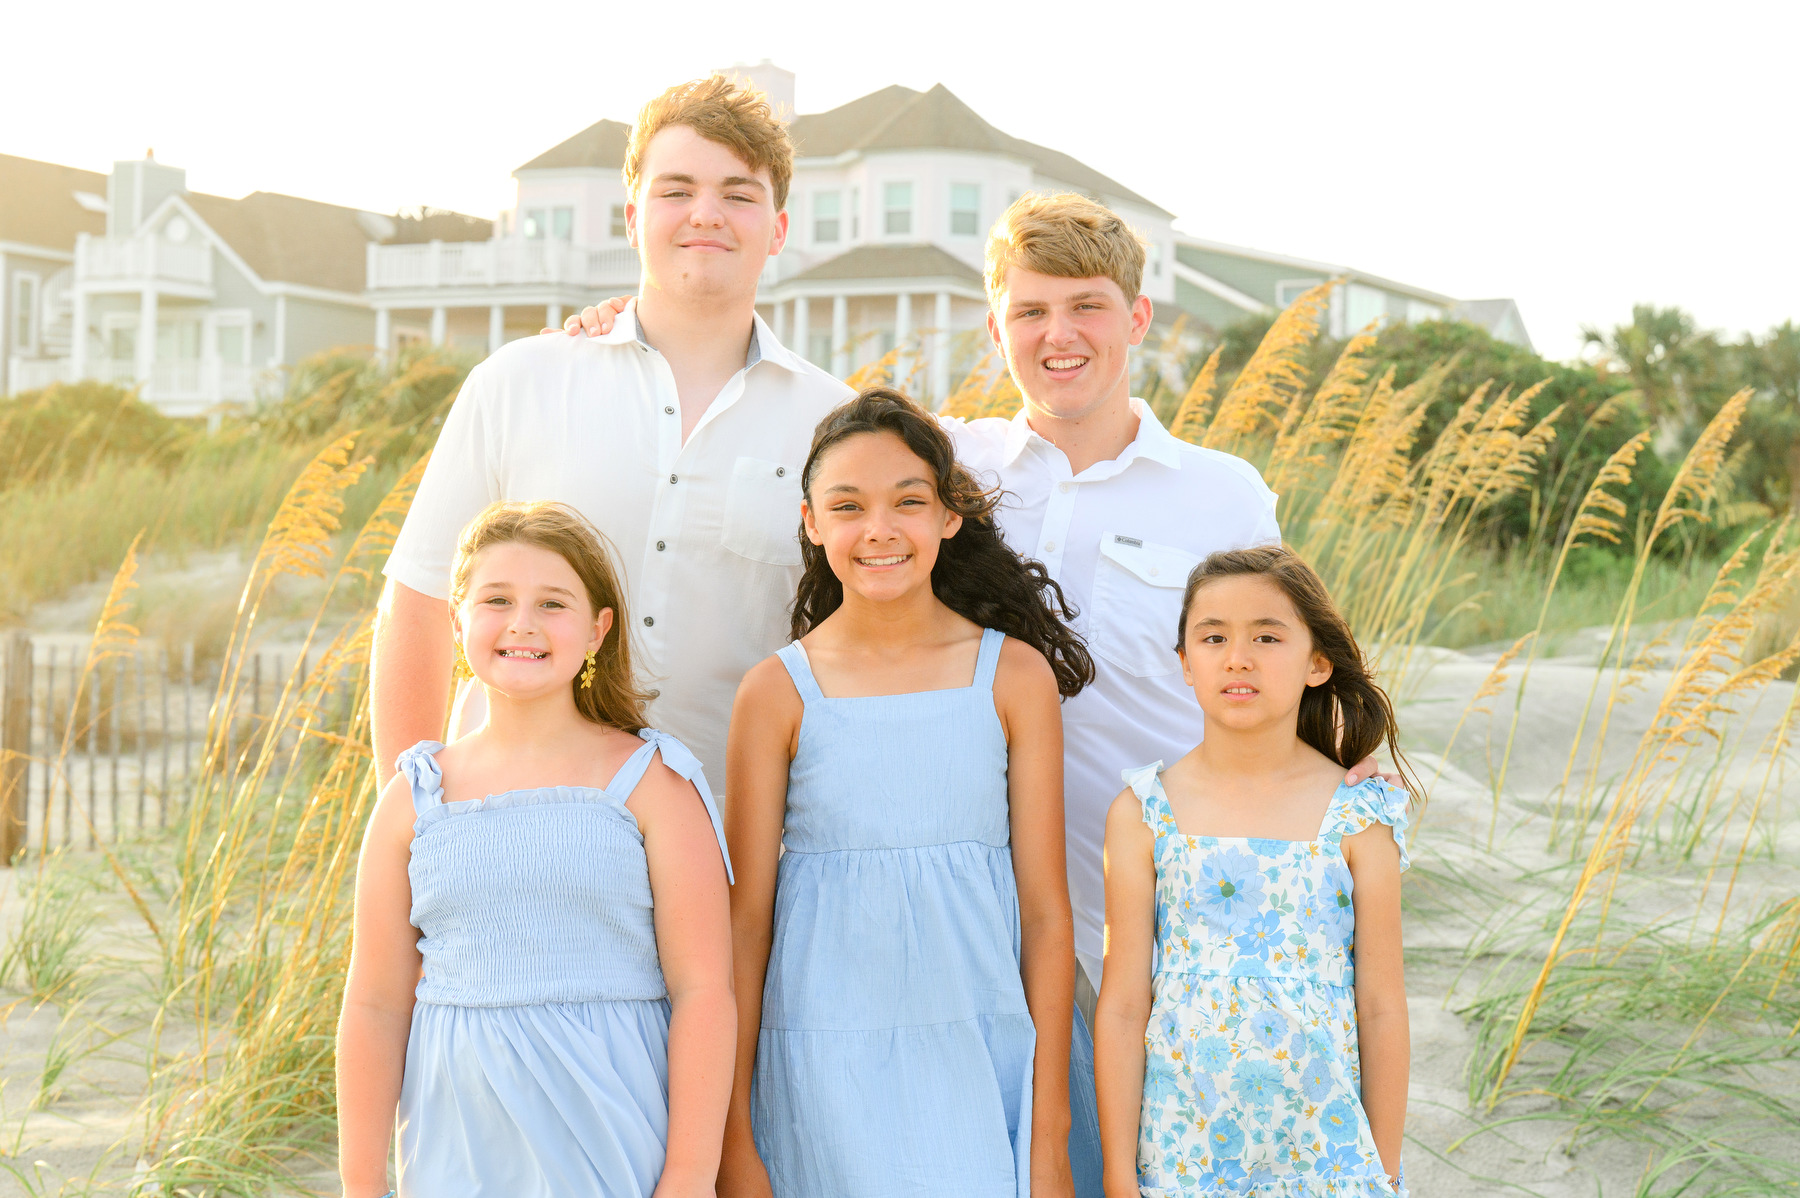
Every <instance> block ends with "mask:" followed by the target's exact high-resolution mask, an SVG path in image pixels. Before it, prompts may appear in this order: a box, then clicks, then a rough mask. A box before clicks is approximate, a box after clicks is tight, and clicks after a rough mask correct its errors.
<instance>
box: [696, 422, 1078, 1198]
mask: <svg viewBox="0 0 1800 1198" xmlns="http://www.w3.org/2000/svg"><path fill="white" fill-rule="evenodd" d="M802 485H803V487H804V489H805V497H806V508H805V532H806V538H807V539H806V541H805V543H804V544H803V552H804V554H805V566H806V571H805V576H804V579H803V581H802V584H801V588H800V594H799V597H798V599H797V600H796V603H795V616H794V632H795V635H796V638H797V639H796V641H795V643H793V644H791V645H789V646H787V648H785V649H783V650H782V651H781V652H780V653H779V654H777V655H776V656H775V657H773V658H771V659H769V660H767V661H765V662H763V663H762V664H760V665H758V666H757V667H756V668H755V669H754V670H752V671H751V672H750V674H749V675H747V676H746V677H745V679H744V684H743V686H742V688H741V689H740V690H739V692H738V700H737V706H736V709H735V710H734V712H733V714H732V726H731V748H730V753H731V757H730V760H731V767H730V768H731V782H730V793H731V801H730V803H729V804H728V814H729V820H730V826H729V830H730V833H731V841H732V850H733V854H734V857H735V859H736V862H737V866H738V881H737V886H736V888H735V889H734V891H733V895H732V904H733V920H734V925H735V929H736V932H737V938H736V940H735V944H734V952H735V955H736V962H737V970H738V988H737V994H738V1002H739V1017H738V1028H739V1036H740V1047H739V1056H738V1078H737V1084H736V1089H735V1091H734V1094H733V1102H732V1110H731V1116H730V1118H729V1120H728V1123H727V1135H726V1146H725V1153H724V1162H723V1166H722V1170H721V1174H720V1190H721V1192H731V1193H756V1192H758V1191H759V1190H761V1191H762V1192H768V1190H772V1191H773V1193H774V1194H775V1195H776V1198H848V1196H851V1195H855V1196H856V1198H917V1196H919V1195H931V1196H932V1198H1022V1196H1024V1195H1027V1194H1033V1193H1035V1194H1037V1195H1039V1198H1069V1195H1070V1193H1071V1180H1070V1163H1069V1148H1068V1138H1069V1129H1070V1113H1069V1100H1068V1068H1069V1044H1070V1036H1071V1021H1072V1018H1073V1013H1074V1011H1073V1006H1074V1004H1073V994H1074V991H1073V986H1074V957H1073V952H1074V944H1073V934H1072V930H1071V925H1070V916H1069V899H1068V890H1067V877H1066V874H1065V872H1064V864H1063V847H1062V837H1063V816H1062V785H1061V772H1062V738H1061V723H1060V720H1059V718H1058V712H1057V695H1058V692H1059V690H1060V691H1061V692H1062V693H1072V692H1074V691H1075V690H1077V689H1079V688H1080V686H1081V685H1083V684H1084V683H1085V682H1086V681H1087V680H1089V679H1090V678H1091V676H1092V668H1093V667H1092V663H1091V661H1090V660H1089V659H1088V657H1087V654H1086V651H1085V649H1083V648H1082V646H1081V644H1080V642H1079V641H1078V640H1077V639H1076V638H1075V637H1074V636H1073V634H1071V633H1070V632H1069V631H1068V629H1067V628H1066V627H1065V626H1064V625H1063V624H1062V622H1061V620H1060V619H1059V617H1058V614H1057V611H1058V608H1053V607H1052V606H1051V604H1052V602H1053V601H1055V600H1056V598H1057V594H1056V592H1055V589H1054V584H1053V583H1051V582H1049V581H1048V579H1047V578H1046V577H1045V576H1044V575H1043V573H1042V570H1041V568H1039V567H1036V566H1035V564H1033V565H1028V564H1027V563H1024V562H1022V561H1021V560H1020V559H1019V558H1018V557H1017V556H1015V555H1014V554H1013V553H1012V552H1011V551H1010V550H1008V549H1007V548H1006V546H1005V545H1004V543H1003V542H1001V540H1000V538H999V534H998V532H997V531H996V530H995V528H994V525H993V519H992V507H993V499H992V498H991V497H990V496H987V495H985V494H983V493H982V492H981V490H980V489H979V488H978V487H977V486H976V485H975V484H974V482H973V481H972V480H971V479H970V478H969V477H968V475H967V474H966V473H965V472H964V471H963V470H962V469H961V468H960V467H958V466H957V465H956V463H955V461H954V458H953V457H952V455H951V450H950V443H949V439H948V438H947V436H946V435H945V434H944V432H943V430H942V429H941V428H939V427H938V425H937V424H936V422H935V421H933V420H932V419H931V418H930V416H928V415H927V414H926V413H924V412H922V411H920V410H919V409H918V408H917V407H916V406H914V405H913V404H912V403H911V401H909V400H907V399H905V398H904V397H903V396H900V395H898V394H897V393H894V392H890V391H885V390H883V389H873V390H871V391H868V392H864V393H863V395H861V396H859V397H858V398H857V399H856V400H853V401H852V402H851V403H849V404H847V405H845V407H843V408H841V409H839V411H838V412H836V413H833V415H832V416H830V417H828V418H827V419H826V420H825V422H824V423H822V424H821V425H820V428H819V432H818V434H817V435H816V436H815V438H814V442H813V449H812V453H811V455H810V456H809V458H808V460H807V464H806V468H805V470H804V472H803V475H802ZM1058 607H1060V604H1059V605H1058ZM784 847H785V849H786V852H785V854H783V853H782V849H783V848H784ZM778 862H779V863H778ZM765 967H766V968H765ZM764 1186H767V1187H768V1190H763V1187H764Z"/></svg>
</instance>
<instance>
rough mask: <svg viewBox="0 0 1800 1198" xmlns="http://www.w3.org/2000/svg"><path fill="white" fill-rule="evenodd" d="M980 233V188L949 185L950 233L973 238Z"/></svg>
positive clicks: (971, 185)
mask: <svg viewBox="0 0 1800 1198" xmlns="http://www.w3.org/2000/svg"><path fill="white" fill-rule="evenodd" d="M980 232H981V188H980V186H979V185H977V184H974V183H952V184H951V185H950V233H951V236H953V237H974V236H977V235H978V234H980Z"/></svg>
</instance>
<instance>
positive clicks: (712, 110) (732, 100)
mask: <svg viewBox="0 0 1800 1198" xmlns="http://www.w3.org/2000/svg"><path fill="white" fill-rule="evenodd" d="M671 125H686V126H687V127H688V128H690V129H692V130H693V131H694V132H695V133H698V134H699V135H700V136H701V137H704V138H705V139H706V140H708V141H716V142H718V143H719V144H720V145H722V146H724V147H725V148H726V149H728V150H730V151H731V152H732V153H733V154H736V155H737V156H738V157H739V158H741V159H743V161H744V165H745V166H747V167H749V168H750V169H751V170H753V171H768V172H769V182H770V184H771V185H772V186H773V187H774V189H775V194H774V199H775V211H777V212H780V211H781V210H782V209H783V208H786V207H787V196H788V184H790V183H791V182H793V179H794V144H793V142H791V141H789V140H788V132H787V126H786V125H785V124H783V123H782V122H781V121H780V120H779V119H778V118H777V117H776V116H775V110H774V109H773V108H771V107H770V106H769V98H768V97H767V96H765V95H763V93H761V92H759V91H757V90H756V89H755V88H753V87H751V86H749V85H748V84H746V83H743V82H741V81H739V80H736V79H728V78H726V77H725V76H724V75H708V76H707V77H706V78H704V79H694V80H690V81H689V82H687V83H677V84H676V85H675V86H674V87H671V88H670V89H669V90H668V91H666V92H664V93H663V94H662V95H660V96H658V97H656V98H655V99H654V100H651V101H650V102H649V103H648V104H646V105H644V106H643V108H641V109H639V110H638V117H637V123H636V124H634V125H633V126H632V127H631V140H630V142H629V143H627V145H626V147H625V190H626V192H627V193H628V194H630V195H631V196H633V197H635V196H636V195H637V189H638V182H639V176H640V175H641V174H642V172H643V169H644V154H645V153H646V152H647V151H648V150H649V148H650V142H651V141H652V140H654V139H655V137H656V135H657V134H658V133H661V132H662V131H663V130H664V129H667V128H668V127H669V126H671Z"/></svg>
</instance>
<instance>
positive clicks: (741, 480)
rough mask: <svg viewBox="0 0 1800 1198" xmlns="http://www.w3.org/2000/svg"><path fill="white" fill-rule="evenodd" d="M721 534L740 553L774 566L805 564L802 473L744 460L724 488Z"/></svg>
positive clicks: (778, 464)
mask: <svg viewBox="0 0 1800 1198" xmlns="http://www.w3.org/2000/svg"><path fill="white" fill-rule="evenodd" d="M721 529H722V531H721V533H720V538H721V540H722V541H723V542H724V545H725V548H727V549H729V550H731V551H732V552H733V553H735V554H737V555H738V556H739V557H747V558H749V559H750V560H751V561H753V562H766V563H768V564H769V565H771V566H797V565H799V564H800V533H799V529H800V471H799V470H798V469H796V468H794V467H790V466H787V465H784V464H783V463H781V462H771V461H768V460H766V459H763V458H739V459H738V460H737V461H736V462H735V463H733V464H732V467H731V484H730V486H729V487H727V488H726V492H725V518H724V521H723V523H722V525H721Z"/></svg>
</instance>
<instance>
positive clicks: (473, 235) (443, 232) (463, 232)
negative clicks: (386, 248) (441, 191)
mask: <svg viewBox="0 0 1800 1198" xmlns="http://www.w3.org/2000/svg"><path fill="white" fill-rule="evenodd" d="M381 224H382V225H383V226H391V227H392V229H393V231H392V232H391V233H390V232H386V230H385V228H384V229H382V230H380V231H381V232H383V233H384V236H382V237H381V239H380V240H381V243H382V244H383V245H417V244H419V243H422V242H426V241H486V240H487V239H488V238H490V237H492V236H493V235H494V222H493V221H491V220H483V219H482V218H481V217H479V216H465V215H463V214H462V213H460V212H451V211H450V210H449V209H447V208H418V209H415V210H413V211H411V212H402V213H400V214H399V215H397V216H392V217H382V218H381ZM364 227H365V228H367V227H368V225H367V223H366V222H365V225H364Z"/></svg>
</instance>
